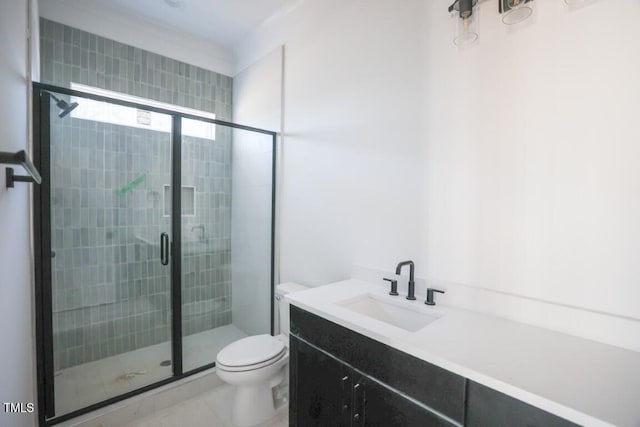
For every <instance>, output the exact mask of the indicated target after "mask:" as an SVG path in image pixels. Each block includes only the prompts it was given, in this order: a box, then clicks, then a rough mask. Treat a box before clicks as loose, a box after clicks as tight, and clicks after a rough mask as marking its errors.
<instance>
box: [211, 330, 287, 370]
mask: <svg viewBox="0 0 640 427" xmlns="http://www.w3.org/2000/svg"><path fill="white" fill-rule="evenodd" d="M284 351H285V346H284V343H283V342H282V341H280V340H279V339H277V338H275V337H272V336H271V335H266V334H265V335H254V336H251V337H247V338H242V339H241V340H238V341H236V342H234V343H231V344H229V345H228V346H226V347H225V348H223V349H222V350H220V352H219V353H218V357H217V361H218V362H219V363H220V364H222V365H225V366H248V365H255V364H257V363H261V362H264V361H265V360H269V359H273V358H275V357H277V356H279V355H281V354H282V353H283V352H284Z"/></svg>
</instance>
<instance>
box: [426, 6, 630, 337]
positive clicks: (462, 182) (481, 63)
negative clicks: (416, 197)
mask: <svg viewBox="0 0 640 427" xmlns="http://www.w3.org/2000/svg"><path fill="white" fill-rule="evenodd" d="M536 3H537V13H536V16H534V17H533V19H531V20H530V22H528V23H527V24H526V25H523V26H522V27H520V28H508V27H507V26H505V25H502V24H501V23H500V21H499V19H500V18H499V16H498V12H497V11H496V10H495V8H493V7H486V6H491V5H483V7H482V11H481V21H480V29H481V35H480V37H481V39H480V43H479V44H478V45H476V46H474V47H473V48H472V49H466V50H460V51H458V50H457V49H456V48H455V47H454V46H453V44H452V43H451V41H450V35H451V24H450V21H449V20H448V19H447V18H446V16H443V15H442V14H440V13H439V12H440V10H441V9H442V8H441V7H439V5H437V4H433V3H432V2H428V6H427V13H426V25H425V29H426V33H425V34H426V37H425V39H426V40H427V46H426V49H425V54H426V61H425V66H426V70H425V83H426V86H425V89H424V97H425V99H427V100H428V102H427V104H426V109H425V111H424V116H423V118H424V122H425V135H424V142H425V146H426V152H425V156H424V160H423V164H424V171H425V178H424V180H425V182H426V185H425V186H424V191H423V197H424V200H425V202H426V206H427V215H426V217H425V218H424V221H423V222H422V224H421V238H422V244H423V247H424V249H425V250H424V252H423V254H424V255H423V258H421V259H420V262H421V264H423V265H426V266H427V274H426V276H427V277H428V278H432V279H437V280H441V281H444V282H445V283H446V282H453V283H458V284H463V285H469V286H472V287H475V288H485V289H489V290H495V291H499V292H503V293H508V294H514V295H519V296H524V297H527V298H530V299H533V300H539V301H543V302H545V301H548V302H553V303H557V304H562V305H566V306H569V307H577V308H581V309H585V310H589V311H592V312H597V313H605V314H610V315H614V317H618V318H619V317H622V318H628V319H629V320H631V319H635V322H636V323H635V325H636V326H635V327H636V333H637V335H636V336H635V339H633V340H634V341H636V344H635V347H636V348H638V349H640V344H639V343H638V342H637V341H638V337H640V330H639V329H638V328H640V323H638V322H640V305H638V304H637V301H638V300H640V287H638V286H637V283H638V277H640V263H638V261H637V254H638V253H640V223H639V222H638V220H637V218H639V217H640V198H639V197H638V195H639V194H640V192H639V190H640V185H639V184H638V183H640V168H638V159H639V158H640V157H639V156H640V145H639V144H638V141H639V140H640V130H639V129H638V127H637V125H636V121H637V116H638V99H639V98H640V84H639V83H638V77H637V76H638V75H640V54H639V52H640V28H639V27H638V26H637V25H635V18H634V17H635V16H637V15H638V13H640V3H638V2H637V1H635V0H621V1H611V0H600V1H596V2H590V4H588V6H587V7H582V8H579V9H569V8H568V7H567V6H566V5H565V4H564V2H562V1H553V2H551V1H537V2H536ZM443 36H447V37H443ZM481 304H482V301H481V300H479V301H478V302H477V303H476V305H477V306H481ZM514 308H515V307H514ZM514 311H515V310H514ZM513 315H514V316H520V315H521V314H519V313H513ZM575 326H576V327H575V330H576V331H579V330H586V329H589V328H596V329H597V328H598V327H599V326H600V324H595V323H583V324H582V325H575ZM558 327H563V325H560V324H559V325H558ZM618 333H619V330H615V329H612V330H608V331H607V333H605V334H603V335H610V336H614V335H616V334H618ZM611 338H613V337H611ZM618 338H620V339H624V338H625V337H618ZM626 338H627V339H631V338H632V337H626Z"/></svg>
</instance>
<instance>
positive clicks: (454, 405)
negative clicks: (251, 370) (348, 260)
mask: <svg viewBox="0 0 640 427" xmlns="http://www.w3.org/2000/svg"><path fill="white" fill-rule="evenodd" d="M289 363H290V375H291V377H290V382H289V386H290V392H289V396H290V406H289V408H290V409H289V411H290V418H289V421H290V425H291V426H299V427H307V426H353V427H356V426H381V427H382V426H385V427H388V426H421V427H428V426H438V427H439V426H455V425H459V423H462V421H463V417H464V395H465V379H464V378H462V377H460V376H458V375H455V374H452V373H450V372H448V371H446V370H444V369H441V368H439V367H437V366H434V365H431V364H428V363H426V362H424V361H422V360H419V359H417V358H415V357H413V356H410V355H407V354H405V353H402V352H400V351H398V350H396V349H394V348H392V347H389V346H386V345H384V344H381V343H379V342H377V341H375V340H372V339H370V338H368V337H365V336H363V335H360V334H358V333H356V332H353V331H351V330H349V329H347V328H344V327H342V326H340V325H337V324H335V323H333V322H330V321H328V320H325V319H323V318H321V317H318V316H316V315H314V314H311V313H308V312H306V311H304V310H301V309H299V308H297V307H295V306H292V307H291V340H290V362H289Z"/></svg>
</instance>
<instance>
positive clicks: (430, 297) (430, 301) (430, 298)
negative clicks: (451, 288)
mask: <svg viewBox="0 0 640 427" xmlns="http://www.w3.org/2000/svg"><path fill="white" fill-rule="evenodd" d="M434 292H438V293H440V294H444V291H441V290H440V289H433V288H427V300H426V301H425V302H424V303H425V304H427V305H436V302H435V301H434V300H433V293H434Z"/></svg>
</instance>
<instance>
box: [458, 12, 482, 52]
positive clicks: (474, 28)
mask: <svg viewBox="0 0 640 427" xmlns="http://www.w3.org/2000/svg"><path fill="white" fill-rule="evenodd" d="M477 12H478V8H477V7H476V6H474V7H473V13H471V15H469V16H468V17H466V18H461V17H460V16H459V15H458V14H457V13H456V15H455V17H456V19H455V21H456V30H455V36H454V38H453V43H454V44H455V45H456V46H465V45H468V44H471V43H473V42H475V41H476V40H478V14H477Z"/></svg>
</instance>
